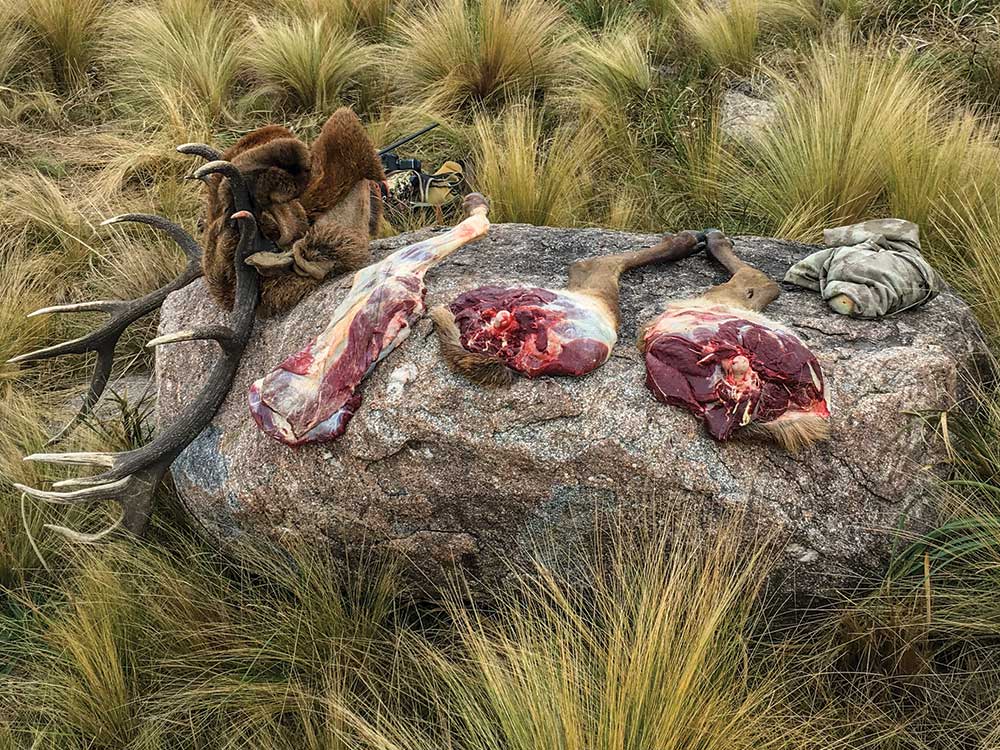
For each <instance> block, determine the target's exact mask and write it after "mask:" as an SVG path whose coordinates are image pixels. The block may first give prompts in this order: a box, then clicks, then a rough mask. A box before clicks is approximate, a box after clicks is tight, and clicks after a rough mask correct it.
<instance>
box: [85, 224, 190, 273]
mask: <svg viewBox="0 0 1000 750" xmlns="http://www.w3.org/2000/svg"><path fill="white" fill-rule="evenodd" d="M123 222H132V223H134V224H147V225H149V226H151V227H155V228H156V229H159V230H160V231H161V232H163V233H164V234H166V235H167V236H168V237H170V239H172V240H173V241H174V242H176V243H177V246H178V247H180V249H181V250H183V251H184V254H185V255H186V256H187V257H188V258H190V259H191V260H197V261H200V260H201V245H199V244H198V242H197V241H196V240H195V238H194V237H192V236H191V235H190V234H188V231H187V230H186V229H184V227H182V226H180V225H178V224H175V223H174V222H172V221H170V220H169V219H164V218H163V217H162V216H157V215H156V214H120V215H118V216H112V217H111V218H110V219H105V220H104V221H102V222H101V226H102V227H106V226H110V225H111V224H121V223H123Z"/></svg>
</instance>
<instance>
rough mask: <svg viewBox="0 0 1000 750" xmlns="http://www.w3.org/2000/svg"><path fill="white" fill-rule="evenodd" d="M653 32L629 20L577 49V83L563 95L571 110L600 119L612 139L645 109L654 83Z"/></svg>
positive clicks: (619, 136)
mask: <svg viewBox="0 0 1000 750" xmlns="http://www.w3.org/2000/svg"><path fill="white" fill-rule="evenodd" d="M649 36H650V35H649V30H648V28H646V26H645V25H644V24H642V23H640V22H638V21H637V20H635V19H629V18H625V19H622V20H619V21H617V22H614V23H612V24H611V25H609V26H608V27H606V28H605V29H604V30H603V31H602V32H601V34H600V36H598V37H589V36H586V37H583V38H582V39H581V40H580V41H578V42H577V43H576V44H575V46H574V52H575V56H576V60H577V62H576V64H577V71H578V72H577V74H576V76H575V78H576V81H577V82H576V85H574V86H573V87H572V88H567V89H565V90H564V91H563V92H561V93H562V95H563V98H564V99H565V100H566V103H567V106H569V107H570V108H575V109H574V111H578V112H579V114H580V116H582V117H596V118H598V119H599V120H600V121H601V124H602V125H603V126H604V127H605V128H606V129H607V130H608V131H610V132H609V135H611V136H617V137H618V138H619V139H620V138H621V137H622V135H621V133H615V132H614V131H616V130H618V129H620V128H624V127H627V126H628V123H629V116H630V114H634V113H635V110H636V109H638V108H640V107H641V106H642V103H643V101H644V100H645V99H646V98H647V97H648V96H649V94H650V91H651V89H652V88H653V85H654V78H655V73H654V71H653V69H652V67H651V65H650V48H649Z"/></svg>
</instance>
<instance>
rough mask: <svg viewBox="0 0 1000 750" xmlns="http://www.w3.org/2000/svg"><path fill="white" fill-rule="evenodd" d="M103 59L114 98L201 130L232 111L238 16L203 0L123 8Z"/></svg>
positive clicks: (139, 112)
mask: <svg viewBox="0 0 1000 750" xmlns="http://www.w3.org/2000/svg"><path fill="white" fill-rule="evenodd" d="M108 26H109V32H108V40H107V43H106V46H105V51H104V56H105V58H106V60H107V67H108V69H109V74H110V75H111V78H112V85H113V86H114V87H115V89H116V92H117V94H118V96H119V99H120V101H121V102H122V104H123V105H124V106H127V107H129V108H131V110H132V111H133V112H134V113H135V114H136V116H138V117H140V118H143V119H145V118H149V119H151V120H153V121H154V122H157V121H162V120H167V121H175V120H176V118H180V121H181V122H184V123H187V124H188V127H198V128H202V129H203V128H205V127H207V126H208V125H210V124H215V123H218V122H220V121H221V120H223V119H225V118H226V116H227V115H229V114H231V111H232V106H233V103H232V101H231V96H232V94H233V87H234V84H235V81H236V76H237V73H238V71H239V67H240V54H241V51H242V50H243V48H244V45H245V44H246V39H245V32H244V29H243V27H242V24H241V23H240V19H239V17H238V16H237V15H235V14H234V13H232V12H231V11H230V10H229V9H228V8H227V7H225V6H224V5H217V4H213V3H206V2H204V1H203V0H163V2H161V3H158V4H151V3H145V4H137V5H122V6H119V7H118V8H117V9H116V12H115V13H114V14H113V15H112V16H111V17H110V19H109V22H108Z"/></svg>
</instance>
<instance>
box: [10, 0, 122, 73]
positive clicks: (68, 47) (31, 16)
mask: <svg viewBox="0 0 1000 750" xmlns="http://www.w3.org/2000/svg"><path fill="white" fill-rule="evenodd" d="M10 5H11V6H13V5H14V3H10ZM18 6H19V8H20V21H21V23H22V24H23V26H24V27H25V28H26V29H27V30H28V31H29V33H30V35H31V37H32V39H33V41H34V42H36V44H37V45H38V46H39V47H40V48H41V49H42V50H44V53H45V55H46V57H47V58H48V67H49V68H50V71H51V74H52V78H53V80H54V82H55V85H56V86H57V88H59V89H61V90H63V91H72V90H76V89H80V88H83V87H84V86H86V85H87V83H88V74H89V73H90V72H91V68H92V67H93V65H94V63H95V61H96V57H97V54H96V53H97V46H98V41H99V38H100V31H101V22H102V15H103V13H104V11H105V9H106V7H107V1H106V0H75V1H74V2H66V1H65V0H25V2H23V3H19V4H18Z"/></svg>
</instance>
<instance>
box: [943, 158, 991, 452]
mask: <svg viewBox="0 0 1000 750" xmlns="http://www.w3.org/2000/svg"><path fill="white" fill-rule="evenodd" d="M993 166H994V167H995V166H996V165H995V164H994V165H993ZM934 229H935V230H936V231H937V233H938V234H939V235H940V236H941V237H942V244H943V247H944V248H945V250H944V251H943V252H940V253H938V254H937V256H936V257H935V260H936V261H937V262H938V263H939V264H940V265H941V266H942V267H943V268H944V269H946V270H947V271H948V272H949V276H950V277H951V278H953V279H955V280H956V281H958V283H959V284H960V286H961V288H962V290H963V292H965V293H966V294H967V295H968V296H970V297H971V299H970V300H969V301H970V303H971V304H972V305H973V307H974V309H975V311H976V316H977V317H978V318H979V320H981V321H982V322H983V323H984V325H985V326H986V328H987V330H988V331H989V332H990V333H992V334H993V336H994V337H996V335H997V334H998V333H1000V295H998V294H997V289H1000V264H998V263H997V259H998V258H1000V188H998V183H997V182H991V183H986V184H984V185H981V186H975V185H974V186H973V187H972V188H971V189H970V190H969V191H967V192H965V193H964V194H962V195H960V196H958V197H954V198H952V200H951V201H950V202H949V203H947V204H945V205H944V206H943V207H942V210H941V212H940V214H939V215H938V218H937V219H936V222H935V224H934ZM985 403H986V406H987V408H990V407H992V406H994V404H993V402H992V401H991V400H987V401H986V402H985ZM998 467H1000V464H998Z"/></svg>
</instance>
